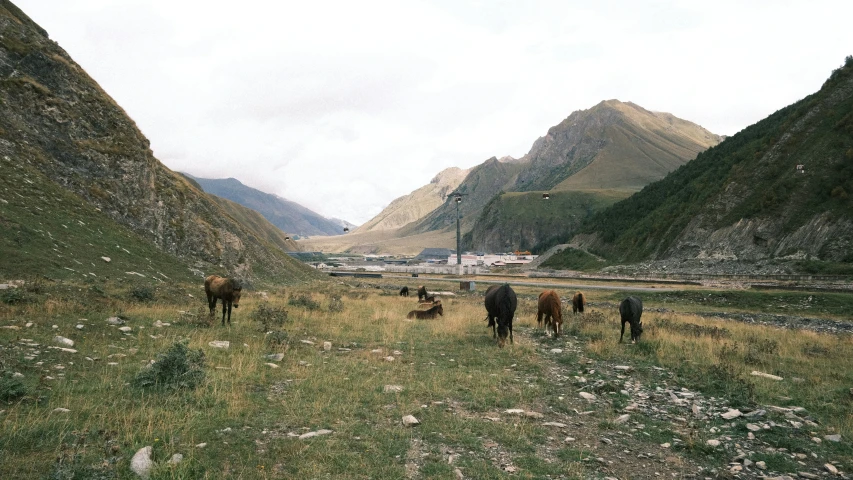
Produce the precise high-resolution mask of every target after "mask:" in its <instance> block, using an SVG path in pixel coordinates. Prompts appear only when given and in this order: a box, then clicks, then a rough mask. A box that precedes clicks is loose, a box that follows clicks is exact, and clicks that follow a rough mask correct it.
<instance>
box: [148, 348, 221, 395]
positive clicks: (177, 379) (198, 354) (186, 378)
mask: <svg viewBox="0 0 853 480" xmlns="http://www.w3.org/2000/svg"><path fill="white" fill-rule="evenodd" d="M204 376H205V372H204V352H202V351H201V350H190V349H189V347H187V343H186V341H184V342H175V343H174V344H173V345H172V346H171V347H169V349H168V350H166V352H164V353H160V354H158V355H157V360H156V361H155V362H154V363H153V364H151V365H149V366H146V367H145V368H143V369H142V371H140V372H139V373H138V374H137V375H136V378H134V380H133V384H134V385H135V386H137V387H142V388H149V387H154V388H160V389H165V390H178V389H190V390H192V389H195V388H196V387H197V386H199V385H200V384H201V383H202V382H203V381H204Z"/></svg>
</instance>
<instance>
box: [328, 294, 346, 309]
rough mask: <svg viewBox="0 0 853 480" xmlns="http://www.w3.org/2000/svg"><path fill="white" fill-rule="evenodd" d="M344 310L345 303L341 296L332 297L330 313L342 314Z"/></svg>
mask: <svg viewBox="0 0 853 480" xmlns="http://www.w3.org/2000/svg"><path fill="white" fill-rule="evenodd" d="M343 310H344V302H343V300H341V296H340V295H332V298H331V299H330V300H329V311H330V312H342V311H343Z"/></svg>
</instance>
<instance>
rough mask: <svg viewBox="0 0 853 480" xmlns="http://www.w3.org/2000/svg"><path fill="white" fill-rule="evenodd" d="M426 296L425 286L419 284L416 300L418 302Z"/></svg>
mask: <svg viewBox="0 0 853 480" xmlns="http://www.w3.org/2000/svg"><path fill="white" fill-rule="evenodd" d="M426 296H427V291H426V287H425V286H423V285H421V286H419V287H418V301H419V302H420V301H421V299H424V298H426Z"/></svg>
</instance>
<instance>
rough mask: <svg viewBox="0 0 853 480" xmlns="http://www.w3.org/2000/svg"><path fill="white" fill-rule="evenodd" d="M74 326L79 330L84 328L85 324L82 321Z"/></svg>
mask: <svg viewBox="0 0 853 480" xmlns="http://www.w3.org/2000/svg"><path fill="white" fill-rule="evenodd" d="M74 328H76V329H77V330H83V329H84V328H85V327H84V326H83V324H82V323H78V324H77V326H76V327H74Z"/></svg>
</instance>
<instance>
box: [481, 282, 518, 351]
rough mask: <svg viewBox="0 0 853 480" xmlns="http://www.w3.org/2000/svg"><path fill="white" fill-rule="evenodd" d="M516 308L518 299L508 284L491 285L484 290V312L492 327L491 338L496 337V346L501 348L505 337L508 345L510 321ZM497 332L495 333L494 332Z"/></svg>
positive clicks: (510, 341) (510, 328) (510, 334)
mask: <svg viewBox="0 0 853 480" xmlns="http://www.w3.org/2000/svg"><path fill="white" fill-rule="evenodd" d="M516 306H518V298H517V297H516V295H515V292H514V291H513V290H512V287H510V286H509V284H508V283H505V284H503V285H500V286H498V285H492V286H491V287H489V289H488V290H486V312H487V314H488V317H487V318H486V320H488V321H489V325H488V326H489V327H492V335H493V337H497V339H498V346H499V347H501V348H503V346H504V343H506V338H507V335H508V336H509V343H513V341H512V319H513V317H515V308H516ZM496 330H497V331H496Z"/></svg>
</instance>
